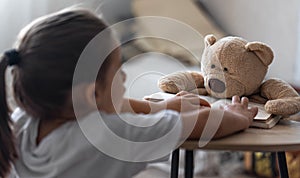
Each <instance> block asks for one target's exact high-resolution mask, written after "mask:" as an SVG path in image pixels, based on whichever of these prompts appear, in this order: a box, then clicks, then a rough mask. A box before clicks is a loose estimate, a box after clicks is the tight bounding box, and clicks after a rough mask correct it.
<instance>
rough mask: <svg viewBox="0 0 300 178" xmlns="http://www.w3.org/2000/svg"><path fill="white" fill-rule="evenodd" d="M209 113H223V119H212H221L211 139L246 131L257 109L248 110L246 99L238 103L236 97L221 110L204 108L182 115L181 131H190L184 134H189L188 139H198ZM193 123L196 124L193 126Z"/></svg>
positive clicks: (238, 100)
mask: <svg viewBox="0 0 300 178" xmlns="http://www.w3.org/2000/svg"><path fill="white" fill-rule="evenodd" d="M210 112H220V113H223V117H221V118H212V119H222V120H221V123H220V126H219V127H218V128H217V131H216V133H215V134H214V136H213V138H220V137H224V136H226V135H230V134H232V133H235V132H237V131H241V130H244V129H247V128H248V127H249V126H250V124H251V123H252V121H253V118H254V117H255V115H256V114H257V112H258V109H257V108H256V107H253V108H248V99H247V98H242V101H240V99H239V97H238V96H234V97H233V99H232V104H230V105H226V106H225V107H224V108H222V109H217V110H214V111H211V109H210V108H206V109H202V110H194V111H191V112H186V113H182V114H181V117H182V119H183V131H187V132H188V131H191V130H192V131H191V133H184V134H189V136H188V139H199V138H200V136H201V134H202V131H203V130H204V127H205V124H206V122H207V120H208V118H209V114H210ZM195 120H196V121H195ZM195 122H196V124H195V126H194V123H195ZM193 126H194V127H193ZM191 127H193V128H191ZM212 129H213V128H212Z"/></svg>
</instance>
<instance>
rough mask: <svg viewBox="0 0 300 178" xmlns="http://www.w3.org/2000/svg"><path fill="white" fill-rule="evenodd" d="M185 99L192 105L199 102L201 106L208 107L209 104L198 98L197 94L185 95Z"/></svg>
mask: <svg viewBox="0 0 300 178" xmlns="http://www.w3.org/2000/svg"><path fill="white" fill-rule="evenodd" d="M186 99H187V100H188V101H189V102H190V103H192V104H194V105H199V104H200V105H201V106H207V107H210V104H209V103H208V102H207V101H206V100H204V99H202V98H200V97H199V96H197V95H193V96H189V97H186Z"/></svg>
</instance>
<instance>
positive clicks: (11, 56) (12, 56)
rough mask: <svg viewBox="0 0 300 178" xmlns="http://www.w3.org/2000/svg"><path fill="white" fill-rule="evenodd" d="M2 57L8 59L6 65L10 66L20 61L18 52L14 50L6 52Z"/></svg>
mask: <svg viewBox="0 0 300 178" xmlns="http://www.w3.org/2000/svg"><path fill="white" fill-rule="evenodd" d="M4 55H5V56H6V57H7V59H8V65H9V66H12V65H15V64H18V63H19V62H20V60H21V58H20V55H19V52H18V51H17V50H15V49H11V50H8V51H6V52H5V53H4Z"/></svg>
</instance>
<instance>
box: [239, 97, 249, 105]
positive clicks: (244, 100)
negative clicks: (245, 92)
mask: <svg viewBox="0 0 300 178" xmlns="http://www.w3.org/2000/svg"><path fill="white" fill-rule="evenodd" d="M241 103H242V105H245V106H247V107H248V104H249V99H248V98H247V97H242V100H241Z"/></svg>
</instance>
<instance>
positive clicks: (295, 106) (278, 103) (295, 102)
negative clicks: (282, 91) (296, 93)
mask: <svg viewBox="0 0 300 178" xmlns="http://www.w3.org/2000/svg"><path fill="white" fill-rule="evenodd" d="M265 109H266V111H267V112H269V113H272V114H275V115H282V116H287V115H292V114H296V113H298V112H299V111H300V97H290V98H282V99H276V100H269V101H268V102H267V103H266V104H265Z"/></svg>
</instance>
